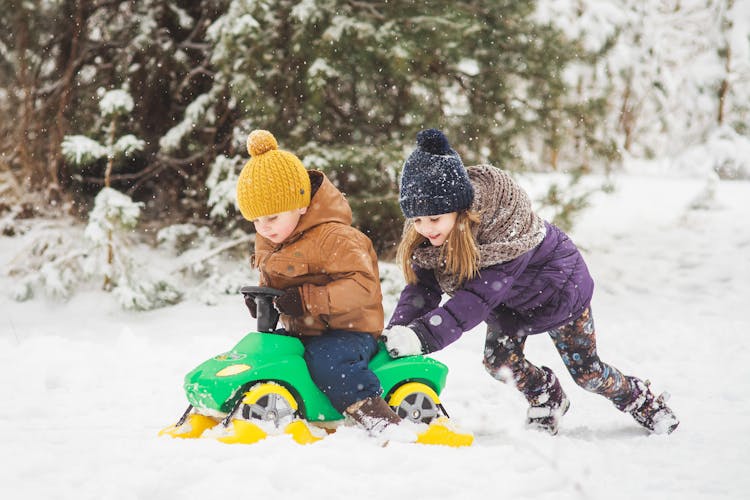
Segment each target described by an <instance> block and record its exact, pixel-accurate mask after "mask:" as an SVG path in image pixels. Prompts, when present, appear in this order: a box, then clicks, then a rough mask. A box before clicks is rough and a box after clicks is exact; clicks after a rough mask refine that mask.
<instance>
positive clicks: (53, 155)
mask: <svg viewBox="0 0 750 500" xmlns="http://www.w3.org/2000/svg"><path fill="white" fill-rule="evenodd" d="M84 3H85V0H76V1H75V9H74V10H75V13H74V21H73V28H72V31H71V39H70V46H69V52H68V58H67V62H66V63H65V69H64V72H63V76H62V84H61V91H60V101H59V104H58V107H57V113H56V115H55V126H54V128H53V130H52V131H51V132H52V133H50V145H49V147H50V159H49V167H48V168H49V170H48V172H47V177H48V179H47V181H48V188H47V191H48V196H49V197H50V198H49V199H51V200H55V199H56V198H58V197H59V194H60V186H59V183H58V182H59V172H60V167H61V164H62V151H61V149H60V144H61V143H62V140H63V138H64V137H65V134H66V132H67V122H66V120H65V111H66V110H67V108H68V105H69V104H70V99H71V94H72V92H73V80H74V77H75V74H76V72H77V62H76V61H77V59H78V55H79V54H78V50H79V42H80V39H81V34H82V32H83V25H84V15H83V13H84Z"/></svg>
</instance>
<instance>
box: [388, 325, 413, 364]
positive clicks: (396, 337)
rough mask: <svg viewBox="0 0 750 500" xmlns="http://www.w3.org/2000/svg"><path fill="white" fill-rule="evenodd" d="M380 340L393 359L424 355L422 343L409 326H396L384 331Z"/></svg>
mask: <svg viewBox="0 0 750 500" xmlns="http://www.w3.org/2000/svg"><path fill="white" fill-rule="evenodd" d="M380 340H382V341H383V343H384V344H385V348H386V350H388V354H389V355H390V356H391V357H392V358H400V357H402V356H414V355H417V354H422V342H421V341H420V340H419V337H418V336H417V334H416V333H414V330H412V329H411V328H409V327H408V326H402V325H394V326H392V327H390V328H389V329H386V330H383V334H382V335H381V336H380Z"/></svg>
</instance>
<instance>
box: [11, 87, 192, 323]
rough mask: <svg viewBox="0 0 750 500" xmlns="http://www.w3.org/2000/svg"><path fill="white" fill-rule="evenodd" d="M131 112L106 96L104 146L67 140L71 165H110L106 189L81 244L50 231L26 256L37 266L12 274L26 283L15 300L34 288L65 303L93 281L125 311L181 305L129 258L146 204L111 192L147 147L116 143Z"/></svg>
mask: <svg viewBox="0 0 750 500" xmlns="http://www.w3.org/2000/svg"><path fill="white" fill-rule="evenodd" d="M132 109H133V100H132V98H131V97H130V95H129V94H128V93H127V92H126V91H124V90H111V91H108V92H103V93H102V98H101V101H100V110H101V118H102V120H103V123H105V124H106V127H103V128H102V130H101V135H103V136H104V139H103V143H102V142H99V141H97V140H95V139H92V138H89V137H86V136H82V135H78V136H67V137H66V138H65V140H64V141H63V144H62V152H63V154H64V155H65V158H66V159H67V161H68V162H69V163H70V164H72V165H77V166H79V167H82V166H85V165H89V164H91V163H96V162H106V166H105V174H104V178H105V187H104V188H102V189H101V191H100V192H99V194H97V196H96V199H95V201H94V207H93V209H92V210H91V213H90V215H89V222H88V225H87V226H86V229H85V232H84V236H85V239H83V242H81V241H80V240H77V239H76V238H75V237H70V236H69V234H68V233H67V232H63V231H51V232H49V233H48V234H43V235H42V236H41V237H40V239H38V240H36V241H35V242H33V243H32V245H31V249H30V250H31V251H29V252H28V255H29V256H30V257H33V258H35V260H34V261H30V260H26V259H17V260H20V262H19V264H17V265H16V269H15V271H14V272H16V273H17V274H21V275H22V277H23V278H22V280H20V285H19V287H18V289H17V290H16V291H15V296H16V298H17V299H19V300H23V299H27V298H30V297H31V296H32V295H33V293H34V289H35V288H44V289H45V290H47V292H48V293H50V294H51V295H57V296H62V297H67V296H69V295H70V294H71V293H72V292H73V290H74V289H75V288H76V287H77V286H78V285H80V284H81V283H83V282H85V281H87V280H89V279H90V278H92V277H99V278H103V280H104V288H105V290H107V291H112V292H113V293H114V295H115V297H116V298H117V300H118V302H119V303H120V304H121V305H122V306H123V307H125V308H129V309H138V310H142V309H152V308H155V307H160V306H163V305H166V304H172V303H175V302H177V301H178V300H179V299H180V294H179V292H178V291H177V290H176V288H175V287H174V286H173V285H171V284H170V283H169V281H168V280H167V279H164V278H159V277H158V275H159V273H158V272H144V271H143V267H144V266H142V265H141V264H139V263H138V262H137V260H136V259H134V258H133V257H132V256H131V255H130V254H129V247H130V246H131V245H130V242H129V236H130V234H131V231H132V230H133V228H134V227H135V226H136V224H137V222H138V218H139V216H140V211H141V205H142V204H141V203H137V202H134V201H133V200H132V199H131V198H130V197H129V196H127V195H125V194H123V193H120V192H119V191H117V190H115V189H113V188H112V187H110V181H109V180H110V177H111V173H112V170H113V167H114V166H115V164H116V163H117V162H118V161H120V160H122V159H124V158H127V157H128V156H130V155H132V154H134V153H135V152H137V151H139V150H140V149H142V147H143V141H142V140H140V139H138V138H136V137H134V136H133V135H131V134H125V135H122V136H119V137H118V133H117V123H118V118H123V117H126V116H127V115H128V113H130V111H131V110H132Z"/></svg>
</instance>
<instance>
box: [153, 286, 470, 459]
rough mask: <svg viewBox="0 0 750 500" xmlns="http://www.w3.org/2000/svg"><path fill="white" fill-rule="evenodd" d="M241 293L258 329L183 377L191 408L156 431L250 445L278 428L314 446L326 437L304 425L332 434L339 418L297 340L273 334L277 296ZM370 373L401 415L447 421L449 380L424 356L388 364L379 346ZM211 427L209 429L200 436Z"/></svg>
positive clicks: (259, 290) (258, 290)
mask: <svg viewBox="0 0 750 500" xmlns="http://www.w3.org/2000/svg"><path fill="white" fill-rule="evenodd" d="M240 291H241V293H243V294H244V295H249V296H251V297H253V298H254V300H255V302H256V306H257V312H258V314H257V316H258V330H259V331H258V332H251V333H249V334H247V335H246V336H245V337H244V338H243V339H242V340H240V341H239V342H238V343H237V345H235V346H234V347H233V348H232V349H231V350H229V351H228V352H225V353H223V354H219V355H218V356H214V357H213V358H211V359H209V360H207V361H205V362H203V363H202V364H200V365H199V366H198V367H196V368H195V369H194V370H192V371H191V372H190V373H188V374H187V375H186V376H185V383H184V388H185V394H186V396H187V399H188V401H189V403H190V405H189V406H188V408H187V410H186V411H185V412H184V414H183V415H182V417H181V418H180V420H179V421H178V422H177V423H176V424H175V425H173V426H170V427H167V428H166V429H164V430H162V432H161V433H160V434H167V435H170V436H174V437H185V438H196V437H202V436H203V437H206V436H212V437H216V438H218V439H219V440H221V441H224V442H228V443H236V442H242V443H251V442H255V441H258V440H259V439H263V438H264V437H266V436H267V435H268V434H271V433H274V432H273V430H274V429H279V430H280V431H281V432H285V433H288V434H291V435H292V436H293V438H294V439H295V440H296V441H298V442H300V443H309V442H314V441H317V440H318V439H320V438H321V437H322V435H325V432H323V434H321V433H320V432H317V433H316V432H314V430H312V429H311V428H310V427H309V426H307V425H306V424H305V422H307V423H311V424H314V426H315V427H318V429H317V430H318V431H320V428H326V429H329V432H330V431H331V429H333V428H335V425H336V424H337V423H340V422H341V421H342V420H343V419H344V417H343V415H341V413H339V412H338V411H337V410H336V409H335V408H334V407H333V406H332V405H331V403H330V401H329V400H328V398H327V397H326V396H325V394H323V393H322V392H321V391H320V389H318V387H317V386H316V385H315V383H314V382H313V381H312V378H311V377H310V374H309V372H308V370H307V365H306V363H305V360H304V358H303V352H304V347H303V345H302V342H300V340H299V339H298V338H296V337H291V336H287V335H283V334H278V333H274V331H275V326H276V323H277V321H278V312H277V311H276V309H275V308H274V306H273V298H274V297H276V296H279V295H280V294H281V293H282V292H281V291H279V290H276V289H273V288H267V287H243V288H242V289H241V290H240ZM370 368H371V369H372V371H373V372H374V373H375V375H376V376H377V377H378V379H379V380H380V383H381V386H382V388H383V396H384V399H385V400H386V401H387V402H388V404H389V405H390V406H391V407H393V409H394V410H395V411H396V413H397V414H398V415H399V416H400V417H402V418H403V419H405V420H409V421H411V422H415V423H421V424H428V425H429V424H432V423H437V422H442V423H445V421H446V420H447V416H448V415H447V413H446V411H445V408H444V407H443V405H442V404H441V402H440V399H439V394H440V393H441V391H442V390H443V388H444V387H445V382H446V378H447V375H448V367H447V366H445V365H444V364H443V363H441V362H439V361H437V360H434V359H431V358H428V357H424V356H409V357H404V358H398V359H391V358H390V356H388V353H387V352H386V350H385V348H384V347H383V345H382V344H381V345H380V349H379V350H378V352H377V353H376V354H375V356H374V357H373V358H372V360H371V361H370ZM208 429H212V430H211V431H210V432H205V431H207V430H208ZM214 429H215V430H214ZM282 429H283V431H282ZM449 432H452V431H449ZM456 436H466V435H459V434H456ZM440 439H442V438H438V440H440ZM451 439H452V441H455V437H454V438H451ZM427 441H428V440H425V441H423V442H427ZM440 444H452V445H456V446H458V445H463V444H454V443H447V442H443V443H440Z"/></svg>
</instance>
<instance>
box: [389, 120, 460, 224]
mask: <svg viewBox="0 0 750 500" xmlns="http://www.w3.org/2000/svg"><path fill="white" fill-rule="evenodd" d="M473 200H474V188H473V187H472V186H471V182H470V181H469V176H468V175H467V174H466V169H465V168H464V164H463V162H462V161H461V157H460V156H458V153H456V152H455V151H454V150H453V149H451V145H450V144H449V143H448V139H447V138H446V137H445V135H443V133H442V132H441V131H439V130H437V129H434V128H431V129H427V130H422V131H421V132H419V133H418V134H417V149H415V150H414V151H413V152H412V154H411V155H409V158H407V159H406V162H405V163H404V169H403V171H402V172H401V193H400V196H399V203H400V204H401V210H402V211H403V212H404V215H405V216H406V217H407V218H412V217H423V216H426V215H440V214H447V213H449V212H459V211H461V210H465V209H467V208H469V207H470V206H471V202H472V201H473Z"/></svg>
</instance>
